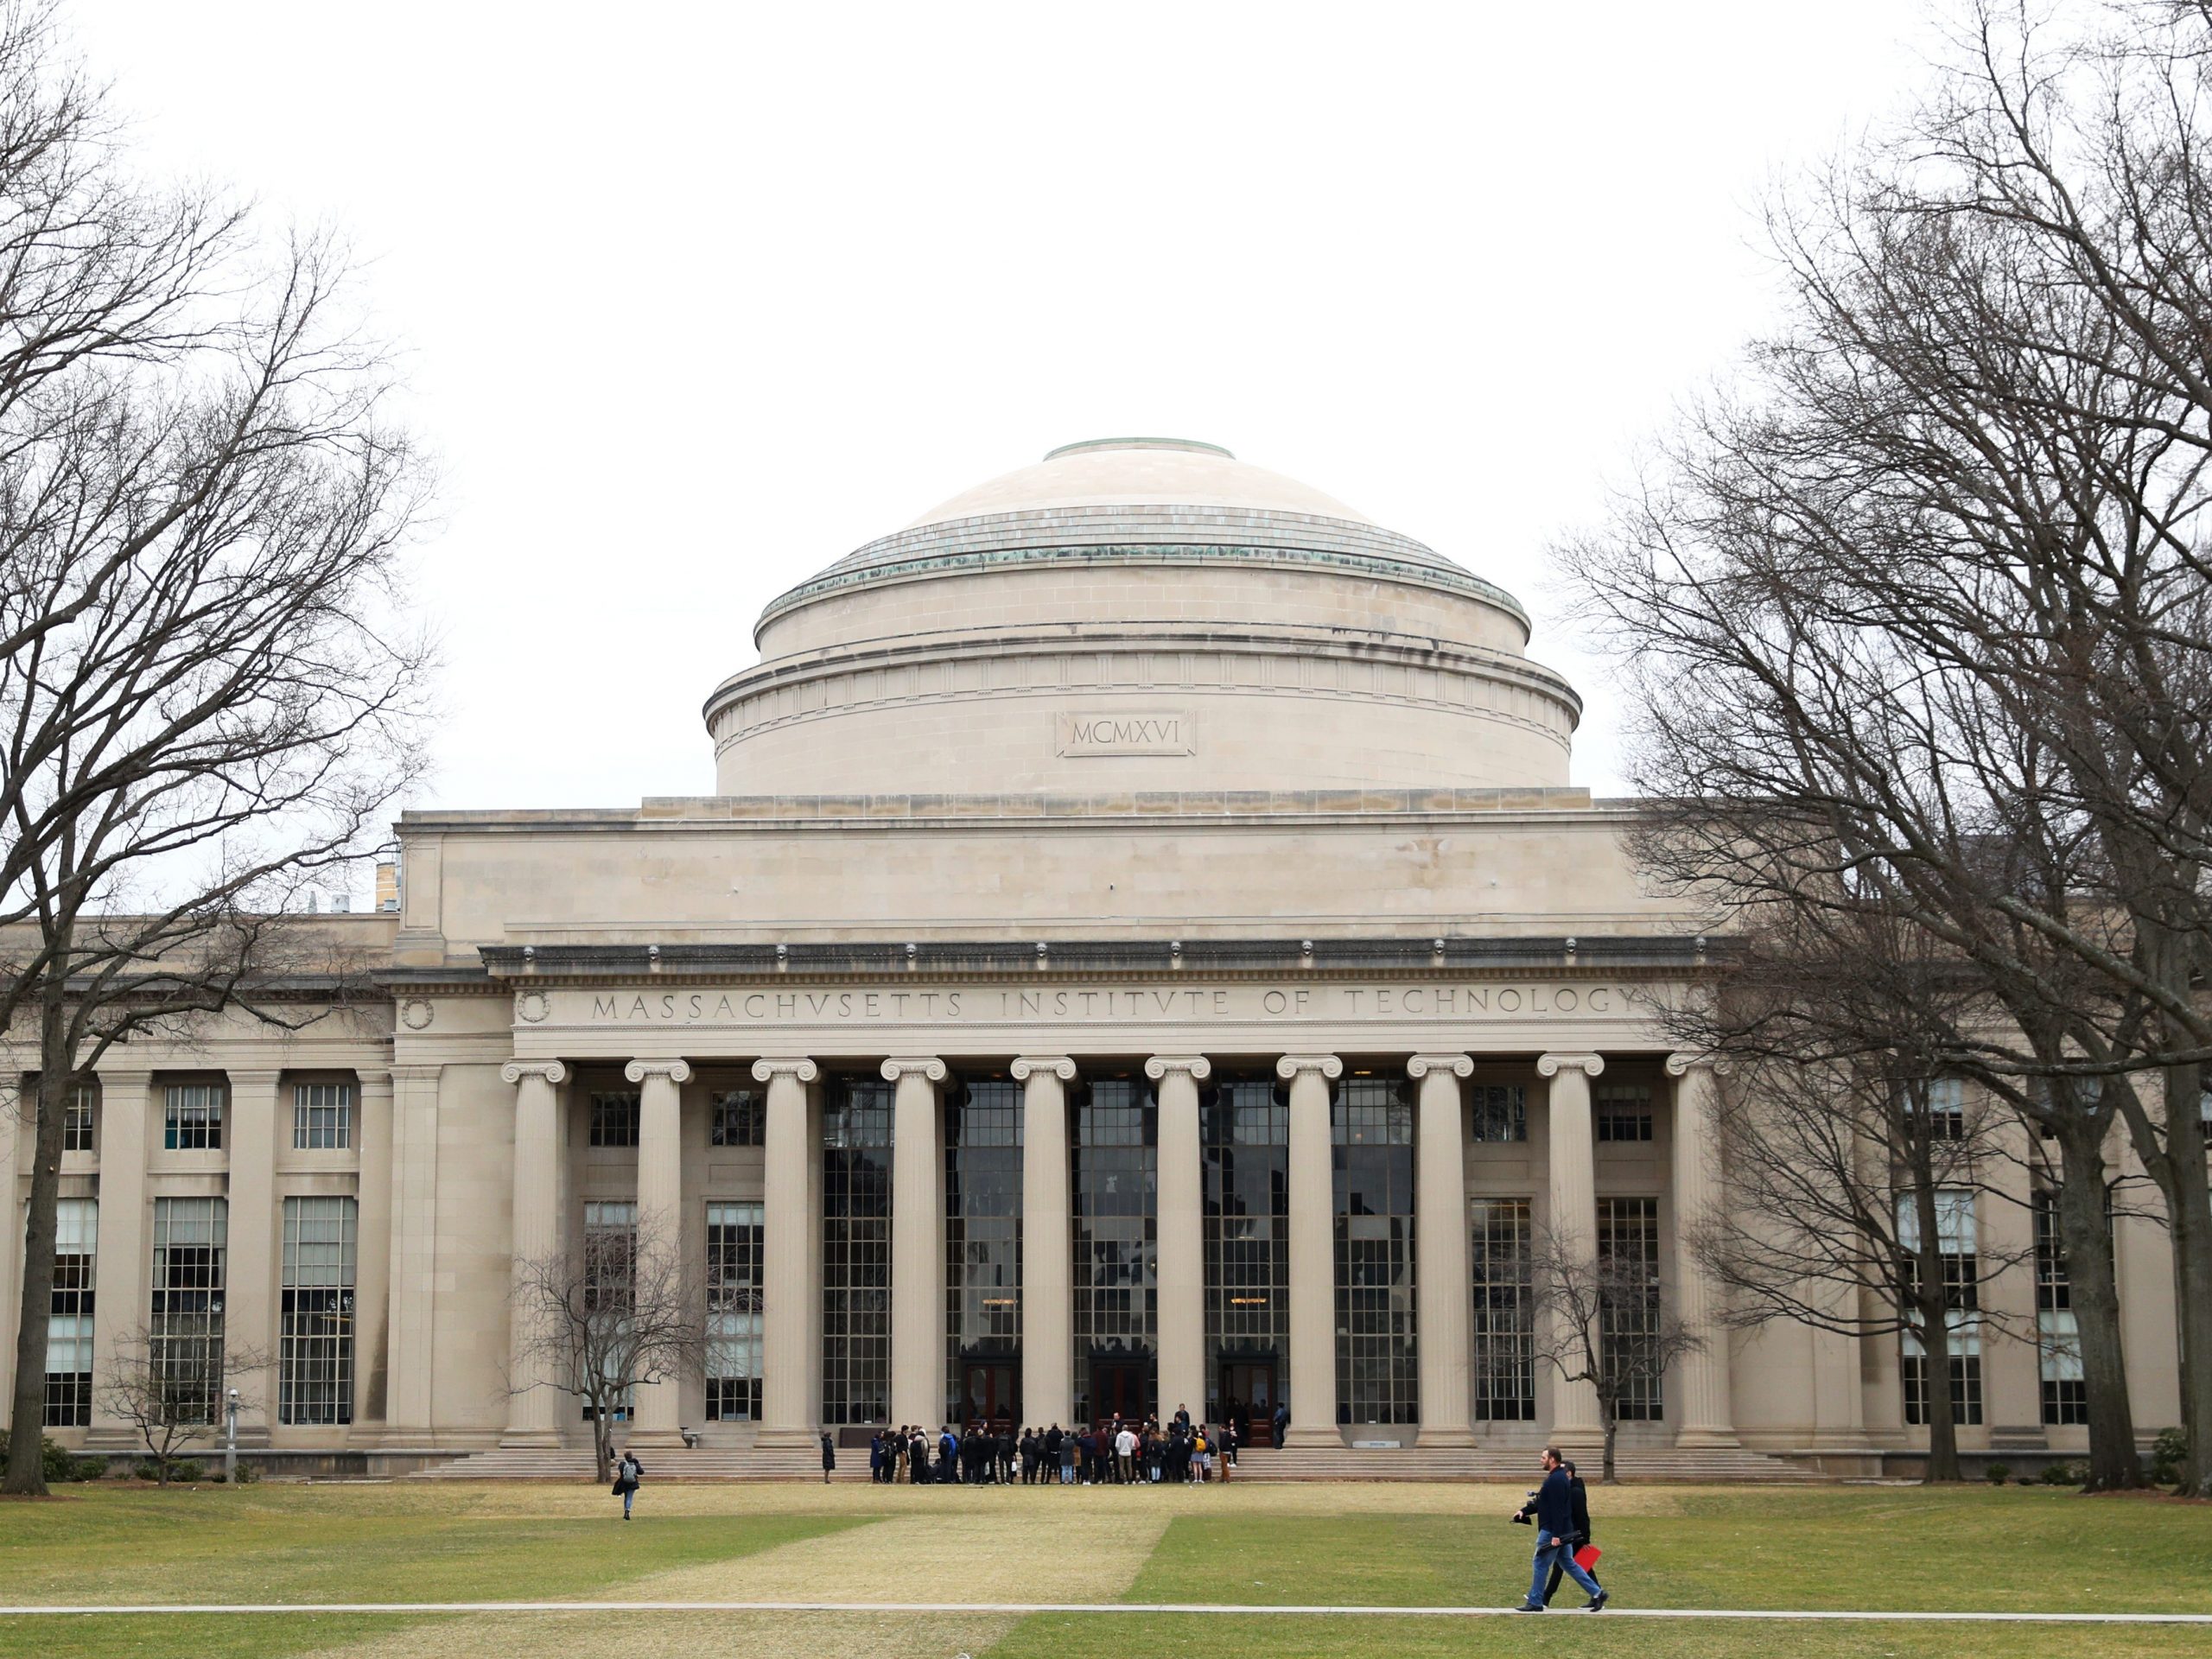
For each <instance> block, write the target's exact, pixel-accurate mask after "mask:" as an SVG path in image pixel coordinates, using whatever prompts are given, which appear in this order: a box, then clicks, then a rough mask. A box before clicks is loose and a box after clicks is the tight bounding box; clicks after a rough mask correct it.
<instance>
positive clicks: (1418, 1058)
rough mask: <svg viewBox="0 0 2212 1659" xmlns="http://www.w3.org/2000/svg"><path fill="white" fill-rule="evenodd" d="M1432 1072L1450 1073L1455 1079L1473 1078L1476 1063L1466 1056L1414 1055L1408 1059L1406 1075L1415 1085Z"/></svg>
mask: <svg viewBox="0 0 2212 1659" xmlns="http://www.w3.org/2000/svg"><path fill="white" fill-rule="evenodd" d="M1432 1071H1449V1072H1450V1073H1451V1074H1452V1076H1453V1077H1472V1076H1474V1074H1475V1063H1474V1061H1473V1060H1472V1059H1471V1058H1469V1057H1468V1056H1467V1055H1465V1054H1414V1055H1409V1056H1408V1057H1407V1059H1406V1075H1407V1076H1408V1077H1411V1078H1412V1079H1413V1080H1414V1082H1415V1083H1419V1082H1420V1081H1421V1079H1422V1078H1423V1077H1427V1075H1428V1074H1429V1073H1430V1072H1432Z"/></svg>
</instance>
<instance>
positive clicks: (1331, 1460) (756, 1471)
mask: <svg viewBox="0 0 2212 1659" xmlns="http://www.w3.org/2000/svg"><path fill="white" fill-rule="evenodd" d="M641 1457H642V1459H643V1461H644V1463H645V1478H646V1480H647V1482H648V1483H649V1484H664V1483H667V1482H671V1481H683V1482H689V1481H802V1480H803V1481H818V1480H820V1479H821V1478H822V1454H821V1453H820V1452H817V1450H815V1449H814V1448H813V1447H812V1446H776V1447H772V1448H766V1449H760V1450H756V1449H754V1448H753V1447H750V1446H685V1447H683V1448H682V1449H680V1450H678V1449H675V1448H659V1447H656V1448H655V1449H653V1450H652V1451H649V1452H643V1453H641ZM1578 1461H1579V1462H1580V1464H1581V1465H1582V1467H1583V1469H1584V1472H1585V1474H1586V1476H1594V1475H1595V1474H1596V1472H1597V1463H1598V1459H1597V1457H1596V1454H1595V1453H1592V1455H1590V1456H1589V1457H1586V1458H1580V1459H1578ZM1618 1465H1619V1469H1620V1474H1621V1478H1622V1479H1624V1480H1627V1481H1634V1482H1637V1483H1639V1484H1657V1483H1666V1484H1681V1485H1707V1484H1712V1485H1740V1484H1765V1485H1780V1484H1805V1483H1809V1482H1816V1481H1819V1480H1821V1479H1822V1478H1824V1477H1822V1476H1821V1474H1820V1473H1819V1472H1818V1471H1815V1470H1814V1469H1811V1468H1808V1467H1806V1466H1803V1465H1799V1464H1796V1463H1792V1462H1789V1460H1788V1459H1783V1458H1770V1457H1768V1456H1766V1455H1765V1454H1764V1452H1746V1451H1744V1450H1742V1449H1741V1448H1740V1447H1736V1446H1713V1447H1700V1448H1688V1447H1676V1446H1624V1447H1623V1448H1622V1449H1621V1451H1620V1453H1619V1455H1618ZM408 1478H409V1479H410V1480H563V1481H575V1482H582V1481H588V1480H590V1479H592V1478H593V1470H592V1456H591V1451H590V1448H589V1447H577V1446H549V1447H524V1446H499V1447H496V1448H494V1449H493V1450H491V1451H488V1452H472V1453H470V1454H469V1455H467V1456H466V1457H462V1458H456V1459H454V1460H453V1461H452V1462H450V1463H444V1464H440V1465H437V1466H436V1467H435V1468H433V1469H423V1470H419V1471H416V1473H414V1474H412V1475H410V1476H409V1477H408ZM1235 1478H1236V1479H1238V1480H1262V1481H1291V1480H1332V1481H1344V1480H1427V1481H1455V1482H1456V1481H1501V1482H1506V1483H1510V1482H1513V1481H1520V1482H1522V1483H1523V1484H1528V1485H1533V1484H1535V1482H1536V1480H1537V1478H1538V1474H1537V1470H1536V1450H1535V1448H1533V1447H1530V1446H1495V1447H1479V1446H1478V1447H1474V1448H1465V1447H1442V1446H1433V1447H1428V1448H1423V1447H1421V1446H1406V1447H1400V1448H1393V1449H1387V1450H1378V1449H1375V1448H1372V1447H1353V1446H1293V1447H1289V1448H1287V1449H1285V1450H1281V1451H1271V1450H1267V1449H1264V1448H1259V1447H1248V1448H1247V1449H1246V1450H1245V1451H1244V1452H1243V1453H1242V1454H1241V1456H1240V1458H1239V1459H1238V1462H1237V1465H1236V1477H1235ZM830 1479H831V1480H832V1481H834V1482H836V1483H837V1484H841V1485H842V1484H844V1483H846V1482H848V1481H861V1482H865V1481H866V1480H867V1479H868V1448H867V1447H866V1446H854V1447H847V1448H843V1449H842V1450H840V1451H839V1452H838V1454H837V1468H836V1472H835V1473H834V1474H832V1475H831V1476H830Z"/></svg>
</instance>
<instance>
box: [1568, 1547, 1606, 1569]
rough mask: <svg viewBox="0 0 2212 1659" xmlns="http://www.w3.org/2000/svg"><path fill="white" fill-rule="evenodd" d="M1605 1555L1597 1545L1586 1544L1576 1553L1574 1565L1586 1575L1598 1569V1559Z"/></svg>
mask: <svg viewBox="0 0 2212 1659" xmlns="http://www.w3.org/2000/svg"><path fill="white" fill-rule="evenodd" d="M1602 1554H1605V1551H1604V1550H1602V1549H1600V1548H1598V1546H1597V1545H1595V1544H1585V1545H1583V1546H1582V1548H1580V1549H1578V1550H1576V1551H1575V1552H1574V1564H1575V1565H1576V1566H1577V1567H1580V1568H1581V1569H1582V1570H1583V1571H1584V1572H1585V1573H1587V1572H1590V1571H1592V1569H1593V1568H1595V1567H1597V1565H1598V1558H1599V1556H1600V1555H1602Z"/></svg>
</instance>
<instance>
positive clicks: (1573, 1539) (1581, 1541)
mask: <svg viewBox="0 0 2212 1659" xmlns="http://www.w3.org/2000/svg"><path fill="white" fill-rule="evenodd" d="M1567 1483H1568V1484H1569V1485H1570V1486H1572V1487H1573V1494H1574V1502H1573V1505H1572V1513H1573V1516H1574V1522H1573V1525H1572V1526H1571V1527H1569V1528H1568V1529H1567V1541H1568V1542H1569V1543H1571V1544H1573V1546H1574V1547H1575V1548H1578V1549H1580V1548H1581V1547H1582V1546H1583V1545H1585V1544H1586V1543H1588V1542H1589V1541H1590V1489H1589V1488H1588V1487H1587V1486H1585V1485H1584V1484H1582V1477H1581V1476H1580V1475H1570V1476H1568V1477H1567Z"/></svg>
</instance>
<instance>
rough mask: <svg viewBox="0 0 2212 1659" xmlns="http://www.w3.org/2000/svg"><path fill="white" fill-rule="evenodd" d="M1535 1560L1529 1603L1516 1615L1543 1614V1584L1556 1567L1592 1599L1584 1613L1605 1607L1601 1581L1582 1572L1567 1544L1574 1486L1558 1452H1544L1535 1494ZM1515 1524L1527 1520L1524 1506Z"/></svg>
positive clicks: (1571, 1527)
mask: <svg viewBox="0 0 2212 1659" xmlns="http://www.w3.org/2000/svg"><path fill="white" fill-rule="evenodd" d="M1535 1511H1536V1560H1535V1571H1534V1572H1533V1573H1530V1574H1529V1599H1527V1600H1526V1601H1524V1602H1522V1604H1521V1605H1519V1606H1518V1607H1516V1608H1515V1609H1514V1610H1513V1611H1515V1612H1516V1613H1541V1612H1542V1611H1544V1580H1545V1578H1546V1577H1547V1576H1548V1574H1549V1573H1550V1572H1551V1569H1552V1567H1554V1564H1556V1565H1557V1566H1558V1567H1560V1570H1561V1571H1563V1572H1564V1573H1566V1574H1567V1577H1569V1578H1571V1579H1573V1580H1574V1581H1575V1583H1577V1584H1579V1585H1580V1586H1582V1587H1583V1589H1585V1590H1586V1591H1587V1592H1589V1594H1590V1599H1589V1600H1588V1601H1587V1602H1586V1603H1584V1604H1583V1608H1582V1611H1584V1612H1586V1613H1594V1612H1598V1611H1601V1610H1602V1609H1603V1608H1604V1607H1605V1602H1606V1600H1607V1597H1606V1594H1605V1592H1604V1591H1603V1590H1601V1589H1599V1587H1598V1580H1595V1579H1593V1578H1592V1577H1591V1576H1590V1575H1589V1574H1588V1573H1585V1572H1584V1571H1583V1570H1582V1567H1581V1565H1580V1563H1579V1562H1577V1561H1576V1560H1575V1559H1574V1546H1573V1544H1572V1543H1571V1542H1570V1541H1569V1538H1570V1536H1571V1535H1572V1534H1573V1531H1574V1483H1573V1478H1572V1477H1570V1476H1569V1475H1568V1474H1567V1470H1566V1467H1565V1464H1564V1459H1561V1458H1560V1454H1559V1448H1558V1447H1556V1446H1546V1447H1545V1448H1544V1484H1542V1485H1541V1487H1539V1488H1538V1489H1537V1491H1536V1497H1535ZM1514 1519H1515V1520H1516V1521H1525V1520H1526V1519H1528V1506H1526V1505H1524V1506H1522V1509H1521V1510H1519V1511H1518V1512H1517V1513H1516V1515H1515V1516H1514Z"/></svg>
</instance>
